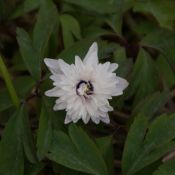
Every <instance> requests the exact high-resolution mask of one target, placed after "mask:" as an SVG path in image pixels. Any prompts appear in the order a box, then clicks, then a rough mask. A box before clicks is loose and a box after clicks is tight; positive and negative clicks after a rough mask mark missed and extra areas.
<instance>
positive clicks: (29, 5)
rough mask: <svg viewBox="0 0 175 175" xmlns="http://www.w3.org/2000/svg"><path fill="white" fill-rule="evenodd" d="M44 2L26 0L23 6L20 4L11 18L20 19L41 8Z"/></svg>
mask: <svg viewBox="0 0 175 175" xmlns="http://www.w3.org/2000/svg"><path fill="white" fill-rule="evenodd" d="M41 2H42V0H37V1H36V0H25V1H24V2H23V3H22V4H20V5H19V6H18V7H17V8H16V9H15V10H14V12H13V13H12V15H11V18H12V19H14V18H18V17H19V16H22V15H24V14H25V13H27V12H30V11H32V10H34V9H36V8H38V7H39V5H40V4H41Z"/></svg>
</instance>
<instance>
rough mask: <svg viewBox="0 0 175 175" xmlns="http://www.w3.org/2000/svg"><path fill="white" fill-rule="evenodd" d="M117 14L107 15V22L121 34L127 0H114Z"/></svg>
mask: <svg viewBox="0 0 175 175" xmlns="http://www.w3.org/2000/svg"><path fill="white" fill-rule="evenodd" d="M114 6H115V14H111V15H110V16H109V17H107V19H106V22H107V23H108V25H110V26H111V28H112V29H113V30H114V31H115V32H116V33H117V34H119V35H121V34H122V22H123V13H124V12H125V10H126V6H125V1H123V0H117V1H114Z"/></svg>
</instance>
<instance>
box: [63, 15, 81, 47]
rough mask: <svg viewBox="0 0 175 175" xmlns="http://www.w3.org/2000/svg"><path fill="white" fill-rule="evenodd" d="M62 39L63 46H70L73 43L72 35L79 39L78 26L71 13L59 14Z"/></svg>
mask: <svg viewBox="0 0 175 175" xmlns="http://www.w3.org/2000/svg"><path fill="white" fill-rule="evenodd" d="M60 21H61V26H62V33H63V41H64V46H65V48H68V47H70V46H71V45H72V44H73V43H74V37H75V38H76V39H81V31H80V26H79V23H78V21H77V20H76V18H74V17H73V16H71V15H68V14H63V15H61V16H60Z"/></svg>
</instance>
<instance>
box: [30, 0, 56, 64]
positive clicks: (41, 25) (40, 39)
mask: <svg viewBox="0 0 175 175" xmlns="http://www.w3.org/2000/svg"><path fill="white" fill-rule="evenodd" d="M58 19H59V18H58V13H57V9H56V6H55V5H54V4H53V3H52V1H50V0H44V1H43V2H42V4H41V6H40V10H39V13H38V18H37V22H36V24H35V27H34V31H33V46H34V48H35V49H36V50H37V53H38V57H39V60H40V61H41V59H42V57H43V56H44V52H45V49H46V46H47V44H48V40H49V38H50V36H51V33H52V32H53V30H54V28H55V27H56V24H58Z"/></svg>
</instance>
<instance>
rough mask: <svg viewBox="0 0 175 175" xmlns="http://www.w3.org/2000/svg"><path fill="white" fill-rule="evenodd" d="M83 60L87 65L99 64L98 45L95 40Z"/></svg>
mask: <svg viewBox="0 0 175 175" xmlns="http://www.w3.org/2000/svg"><path fill="white" fill-rule="evenodd" d="M83 62H84V64H86V65H97V64H98V46H97V43H96V42H94V43H93V44H92V45H91V47H90V48H89V50H88V52H87V54H86V56H85V58H84V60H83Z"/></svg>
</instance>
